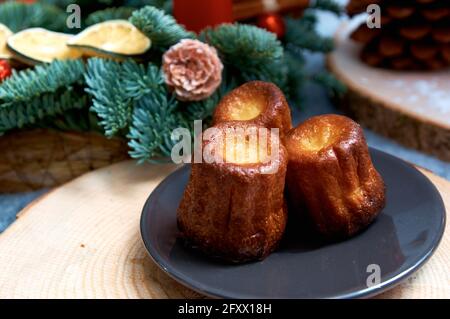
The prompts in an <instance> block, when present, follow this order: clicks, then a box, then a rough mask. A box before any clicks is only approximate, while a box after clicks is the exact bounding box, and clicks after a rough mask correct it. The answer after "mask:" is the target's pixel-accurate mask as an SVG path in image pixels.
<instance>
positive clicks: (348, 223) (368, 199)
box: [285, 115, 385, 239]
mask: <svg viewBox="0 0 450 319" xmlns="http://www.w3.org/2000/svg"><path fill="white" fill-rule="evenodd" d="M285 146H286V149H287V151H288V154H289V164H288V173H287V178H286V181H287V186H286V187H287V193H288V197H289V202H290V205H292V208H293V210H294V211H296V212H301V211H306V212H307V216H308V219H309V220H310V221H311V222H312V224H313V225H315V227H316V228H317V230H318V231H319V232H320V233H321V234H322V235H324V236H325V237H327V238H331V239H342V238H345V237H349V236H352V235H354V234H356V233H357V232H358V231H360V230H362V229H363V228H365V227H366V226H368V225H369V224H370V223H371V222H372V221H373V220H374V219H375V218H376V216H377V215H378V213H379V212H380V211H381V210H382V209H383V207H384V205H385V186H384V182H383V180H382V178H381V176H380V174H379V173H378V172H377V171H376V169H375V168H374V166H373V164H372V161H371V158H370V154H369V150H368V146H367V144H366V140H365V138H364V134H363V131H362V129H361V127H360V126H359V125H358V124H357V123H355V122H354V121H352V120H351V119H349V118H347V117H345V116H340V115H322V116H317V117H313V118H311V119H309V120H307V121H305V122H304V123H302V124H301V125H300V126H298V127H297V128H295V129H293V130H292V131H291V132H289V134H288V135H287V137H286V141H285ZM291 213H292V211H291Z"/></svg>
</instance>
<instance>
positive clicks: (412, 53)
mask: <svg viewBox="0 0 450 319" xmlns="http://www.w3.org/2000/svg"><path fill="white" fill-rule="evenodd" d="M370 4H378V5H379V6H380V7H381V28H380V29H376V28H375V29H370V28H369V27H368V26H367V24H366V23H363V24H362V25H361V26H359V28H358V29H356V30H355V31H354V32H353V33H352V35H351V38H352V39H353V40H355V41H357V42H360V43H362V44H363V50H362V52H361V59H362V60H363V61H364V62H365V63H367V64H369V65H371V66H374V67H383V68H390V69H395V70H437V69H443V68H445V67H448V66H449V65H450V1H448V0H408V1H405V0H351V1H350V3H349V4H348V6H347V12H348V14H349V15H350V16H354V15H356V14H359V13H362V12H366V8H367V6H368V5H370Z"/></svg>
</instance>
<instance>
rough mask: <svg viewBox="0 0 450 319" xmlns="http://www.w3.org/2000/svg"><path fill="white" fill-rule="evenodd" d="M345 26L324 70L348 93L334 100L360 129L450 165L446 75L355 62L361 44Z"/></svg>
mask: <svg viewBox="0 0 450 319" xmlns="http://www.w3.org/2000/svg"><path fill="white" fill-rule="evenodd" d="M353 29H354V25H352V23H344V25H343V26H342V27H341V28H340V31H338V33H337V35H336V39H335V42H336V50H335V51H334V52H333V53H331V54H329V56H328V60H327V62H328V68H329V69H330V71H331V72H332V73H334V74H335V75H336V76H337V77H338V79H339V80H341V81H342V82H343V83H344V84H345V85H346V86H347V88H348V92H347V94H346V95H345V96H344V97H343V98H341V99H340V100H339V101H338V104H339V106H340V107H341V108H342V110H343V111H344V112H346V113H347V114H348V115H350V116H351V117H353V118H354V119H355V120H357V121H358V122H360V123H361V124H362V125H364V126H366V127H368V128H370V129H372V130H374V131H376V132H378V133H379V134H382V135H384V136H386V137H389V138H392V139H394V140H396V141H398V142H399V143H401V144H403V145H405V146H407V147H411V148H415V149H417V150H420V151H423V152H426V153H428V154H431V155H434V156H436V157H438V158H440V159H442V160H444V161H449V162H450V70H448V69H447V70H441V71H433V72H401V71H392V70H384V69H378V68H373V67H370V66H368V65H366V64H365V63H363V62H361V60H360V59H359V51H360V45H359V44H357V43H355V42H354V41H352V40H351V39H349V33H350V32H351V30H353Z"/></svg>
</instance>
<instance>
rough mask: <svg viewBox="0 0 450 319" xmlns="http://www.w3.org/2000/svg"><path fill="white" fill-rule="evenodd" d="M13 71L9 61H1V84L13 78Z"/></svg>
mask: <svg viewBox="0 0 450 319" xmlns="http://www.w3.org/2000/svg"><path fill="white" fill-rule="evenodd" d="M11 73H12V69H11V65H9V63H8V61H6V60H0V82H2V81H3V80H4V79H6V78H7V77H9V76H11Z"/></svg>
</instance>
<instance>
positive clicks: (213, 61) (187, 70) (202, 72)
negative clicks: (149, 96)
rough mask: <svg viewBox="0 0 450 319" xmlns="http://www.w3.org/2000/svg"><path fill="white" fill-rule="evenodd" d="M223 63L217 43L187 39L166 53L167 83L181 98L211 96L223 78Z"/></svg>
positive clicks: (164, 60) (204, 97)
mask: <svg viewBox="0 0 450 319" xmlns="http://www.w3.org/2000/svg"><path fill="white" fill-rule="evenodd" d="M222 70H223V64H222V62H221V61H220V59H219V56H218V55H217V51H216V49H215V48H214V47H212V46H209V45H208V44H206V43H203V42H200V41H198V40H191V39H184V40H181V41H180V42H179V43H178V44H175V45H174V46H172V47H171V48H170V49H169V50H168V51H167V52H166V53H164V56H163V71H164V77H165V80H166V84H167V85H168V86H169V87H170V88H171V89H172V90H173V91H174V92H175V94H176V96H177V97H178V99H179V100H181V101H201V100H204V99H206V98H208V97H210V96H211V95H212V94H213V93H214V92H215V91H216V89H217V88H218V87H219V86H220V83H221V82H222Z"/></svg>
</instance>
